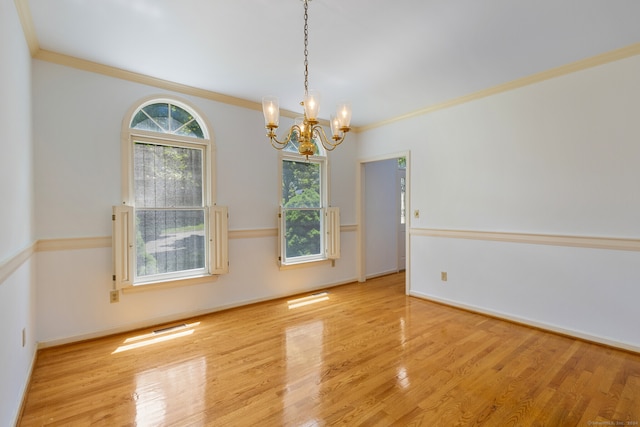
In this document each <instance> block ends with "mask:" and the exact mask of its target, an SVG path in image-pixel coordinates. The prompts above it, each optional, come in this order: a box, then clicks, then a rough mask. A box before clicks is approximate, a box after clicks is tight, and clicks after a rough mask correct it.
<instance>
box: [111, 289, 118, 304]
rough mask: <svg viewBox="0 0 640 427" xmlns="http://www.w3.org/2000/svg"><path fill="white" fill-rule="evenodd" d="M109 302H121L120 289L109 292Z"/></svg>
mask: <svg viewBox="0 0 640 427" xmlns="http://www.w3.org/2000/svg"><path fill="white" fill-rule="evenodd" d="M109 302H111V303H114V302H120V292H119V291H111V292H110V293H109Z"/></svg>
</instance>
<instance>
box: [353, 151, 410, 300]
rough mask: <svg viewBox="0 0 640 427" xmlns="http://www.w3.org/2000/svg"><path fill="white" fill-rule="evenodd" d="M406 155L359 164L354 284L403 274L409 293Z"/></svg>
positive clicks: (374, 159) (382, 157)
mask: <svg viewBox="0 0 640 427" xmlns="http://www.w3.org/2000/svg"><path fill="white" fill-rule="evenodd" d="M409 164H410V161H409V152H403V153H396V154H392V155H388V156H381V157H377V158H372V159H365V160H361V161H360V168H359V174H358V191H357V195H358V198H359V200H358V203H357V207H358V224H359V225H360V226H359V227H358V280H359V281H360V282H364V281H366V280H367V279H371V278H373V277H377V276H382V275H385V274H391V273H396V272H399V271H403V270H406V271H407V274H406V279H405V281H406V283H405V285H406V286H405V287H406V291H407V292H408V290H409V265H408V264H409V260H410V256H409V254H410V252H409V251H410V245H409V243H410V239H408V238H407V235H406V234H407V227H409V228H410V225H409V222H410V215H407V214H406V213H407V212H410V210H409V195H410V192H409V179H408V177H409V176H410V173H409V172H408V169H409Z"/></svg>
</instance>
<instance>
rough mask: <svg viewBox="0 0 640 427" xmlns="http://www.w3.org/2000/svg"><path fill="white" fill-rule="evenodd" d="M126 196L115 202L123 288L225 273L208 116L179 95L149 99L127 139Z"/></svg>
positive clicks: (222, 218) (116, 253)
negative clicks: (215, 201) (206, 119)
mask: <svg viewBox="0 0 640 427" xmlns="http://www.w3.org/2000/svg"><path fill="white" fill-rule="evenodd" d="M123 160H124V163H125V167H124V170H125V173H124V175H125V177H124V180H125V191H124V193H125V196H124V202H123V205H122V206H118V207H114V214H113V219H114V260H115V275H114V280H115V281H116V283H117V284H119V285H120V286H121V287H122V286H126V285H140V284H149V283H157V282H168V281H175V280H181V279H190V278H194V277H202V276H207V275H211V274H220V273H224V272H226V267H227V265H226V264H228V261H226V237H227V236H226V209H224V208H218V207H216V206H214V204H213V190H214V188H213V186H214V184H213V180H212V176H213V171H212V167H213V152H212V146H211V141H210V139H209V137H208V130H207V128H206V126H205V125H204V122H203V120H202V119H201V118H200V117H199V116H198V115H197V114H196V113H195V112H194V111H193V110H192V109H190V108H189V107H188V106H187V105H185V104H183V103H180V102H177V101H174V100H157V99H156V100H152V101H149V102H146V103H143V104H142V105H141V106H140V107H139V108H138V109H136V110H135V111H134V113H133V114H132V115H131V117H130V121H129V124H128V127H127V130H126V137H125V138H123Z"/></svg>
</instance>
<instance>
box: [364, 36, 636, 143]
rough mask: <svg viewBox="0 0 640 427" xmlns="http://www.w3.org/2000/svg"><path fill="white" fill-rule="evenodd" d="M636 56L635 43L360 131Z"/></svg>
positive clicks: (369, 126)
mask: <svg viewBox="0 0 640 427" xmlns="http://www.w3.org/2000/svg"><path fill="white" fill-rule="evenodd" d="M636 55H640V43H634V44H632V45H629V46H626V47H623V48H620V49H615V50H612V51H610V52H605V53H602V54H599V55H596V56H592V57H590V58H586V59H582V60H580V61H576V62H572V63H569V64H565V65H561V66H560V67H556V68H552V69H550V70H547V71H542V72H540V73H536V74H533V75H531V76H527V77H522V78H520V79H516V80H513V81H510V82H507V83H503V84H499V85H497V86H493V87H490V88H488V89H483V90H480V91H478V92H474V93H471V94H469V95H465V96H461V97H458V98H455V99H451V100H449V101H445V102H441V103H439V104H435V105H431V106H428V107H425V108H421V109H419V110H415V111H412V112H410V113H407V114H403V115H401V116H397V117H392V118H390V119H387V120H382V121H380V122H376V123H372V124H369V125H365V126H360V127H359V128H358V130H359V131H360V132H365V131H368V130H371V129H374V128H378V127H381V126H386V125H388V124H391V123H395V122H399V121H402V120H407V119H410V118H413V117H417V116H422V115H425V114H430V113H433V112H436V111H439V110H444V109H446V108H451V107H455V106H457V105H460V104H465V103H467V102H471V101H475V100H478V99H482V98H486V97H488V96H492V95H497V94H499V93H503V92H508V91H511V90H514V89H518V88H521V87H525V86H529V85H532V84H535V83H539V82H542V81H545V80H549V79H553V78H556V77H560V76H564V75H567V74H571V73H575V72H578V71H582V70H586V69H589V68H593V67H597V66H598V65H604V64H608V63H610V62H615V61H619V60H621V59H626V58H630V57H632V56H636Z"/></svg>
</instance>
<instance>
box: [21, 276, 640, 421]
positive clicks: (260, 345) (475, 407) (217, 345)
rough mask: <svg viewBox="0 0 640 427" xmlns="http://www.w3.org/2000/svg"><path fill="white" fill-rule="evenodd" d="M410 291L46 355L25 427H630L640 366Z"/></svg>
mask: <svg viewBox="0 0 640 427" xmlns="http://www.w3.org/2000/svg"><path fill="white" fill-rule="evenodd" d="M404 279H405V278H404V274H393V275H389V276H384V277H380V278H376V279H373V280H370V281H367V282H366V283H364V284H360V283H354V284H349V285H345V286H340V287H336V288H332V289H329V290H327V292H328V293H327V294H326V295H322V298H320V296H318V295H315V296H314V295H301V296H299V297H308V298H306V299H304V300H302V301H304V302H309V301H313V302H312V303H309V304H308V305H301V306H297V307H295V308H294V306H293V305H292V304H291V302H293V300H296V299H298V297H292V298H287V299H280V300H276V301H268V302H264V303H260V304H255V305H251V306H247V307H240V308H236V309H232V310H228V311H223V312H218V313H213V314H210V315H206V316H200V317H198V318H193V319H185V320H184V321H182V322H176V323H175V324H172V325H159V326H158V327H156V328H149V329H145V330H140V331H133V332H130V333H126V334H120V335H115V336H110V337H105V338H102V339H98V340H93V341H86V342H80V343H74V344H69V345H65V346H60V347H55V348H49V349H44V350H41V351H39V353H38V357H37V360H36V364H35V367H34V371H33V374H32V378H31V383H30V387H29V391H28V394H27V396H26V401H25V407H24V411H23V414H22V418H21V420H20V423H19V425H20V426H26V427H31V426H134V425H135V426H161V425H166V426H226V425H230V426H245V425H246V426H253V425H261V426H327V425H349V426H351V425H357V426H360V425H362V426H390V425H398V426H432V425H444V426H448V425H476V426H498V425H500V426H502V425H527V426H549V425H553V426H560V425H588V424H589V423H592V424H591V425H597V424H596V423H601V424H600V425H604V424H603V423H616V422H627V424H626V425H634V424H633V422H637V421H640V355H638V354H633V353H629V352H624V351H619V350H615V349H611V348H607V347H602V346H598V345H594V344H591V343H587V342H583V341H579V340H573V339H570V338H567V337H563V336H559V335H554V334H550V333H546V332H543V331H540V330H537V329H532V328H527V327H524V326H521V325H516V324H512V323H508V322H504V321H501V320H498V319H494V318H489V317H485V316H482V315H479V314H475V313H469V312H466V311H462V310H458V309H454V308H450V307H446V306H442V305H439V304H435V303H431V302H428V301H424V300H420V299H416V298H412V297H408V296H406V295H405V293H404ZM325 297H326V298H325ZM314 298H315V301H314ZM298 302H299V301H298ZM165 326H177V327H176V328H175V329H170V330H164V331H158V329H161V328H163V327H165ZM154 331H156V332H154ZM609 425H615V424H609ZM635 425H638V424H635Z"/></svg>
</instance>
